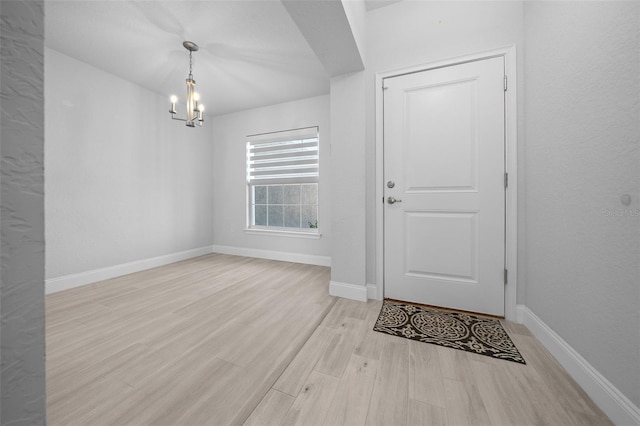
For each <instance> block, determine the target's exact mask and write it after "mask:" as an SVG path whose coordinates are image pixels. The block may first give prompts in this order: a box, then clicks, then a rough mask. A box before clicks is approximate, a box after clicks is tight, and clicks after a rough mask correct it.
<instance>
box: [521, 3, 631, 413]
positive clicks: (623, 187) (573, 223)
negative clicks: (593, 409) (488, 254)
mask: <svg viewBox="0 0 640 426" xmlns="http://www.w3.org/2000/svg"><path fill="white" fill-rule="evenodd" d="M639 9H640V4H639V3H637V2H526V3H525V9H524V10H525V37H526V43H525V76H526V80H525V108H526V122H525V124H526V133H525V136H526V145H525V149H526V170H527V185H526V192H525V196H526V206H527V210H528V211H527V216H528V219H527V240H526V243H525V254H526V258H525V260H526V264H527V286H526V302H525V303H526V305H527V308H529V309H530V310H531V311H532V312H533V313H535V314H536V315H537V316H538V317H539V318H540V319H541V320H542V321H544V323H546V324H547V325H548V326H549V327H550V328H551V329H552V330H553V331H554V332H555V333H557V334H558V335H559V336H561V337H562V338H563V339H564V340H565V341H566V342H567V343H568V344H569V345H570V346H571V347H572V348H573V349H575V350H576V351H577V352H578V353H579V354H580V355H581V356H582V357H584V358H585V359H586V360H587V361H588V362H589V363H590V364H591V365H592V366H593V367H595V368H596V369H597V370H598V371H599V372H600V373H601V374H602V375H603V376H604V377H605V378H606V379H608V380H609V381H610V382H611V383H612V384H613V385H614V386H615V387H617V388H618V389H619V390H620V391H621V392H622V393H623V394H624V395H625V396H626V397H627V398H628V399H629V400H630V401H632V402H633V403H634V404H635V405H636V407H638V406H640V332H639V330H640V308H639V306H640V287H639V283H640V243H639V242H640V180H639V176H640V148H639V146H638V143H639V139H640V106H639V100H640V81H639V77H640V60H639V51H640V40H639V37H640V10H639ZM624 194H628V195H629V196H630V198H631V203H630V204H629V205H624V204H623V203H622V201H621V196H623V195H624Z"/></svg>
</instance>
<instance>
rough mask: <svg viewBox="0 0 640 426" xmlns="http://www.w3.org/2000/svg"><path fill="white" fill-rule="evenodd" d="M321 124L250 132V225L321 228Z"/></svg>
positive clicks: (299, 228) (288, 228)
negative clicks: (319, 222)
mask: <svg viewBox="0 0 640 426" xmlns="http://www.w3.org/2000/svg"><path fill="white" fill-rule="evenodd" d="M318 145H319V134H318V128H317V127H307V128H304V129H295V130H288V131H284V132H274V133H266V134H261V135H252V136H249V137H247V183H248V189H249V227H250V228H252V229H266V230H269V229H270V230H282V231H304V232H309V233H314V232H315V233H317V232H318V176H319V156H318V152H319V151H318V148H319V146H318Z"/></svg>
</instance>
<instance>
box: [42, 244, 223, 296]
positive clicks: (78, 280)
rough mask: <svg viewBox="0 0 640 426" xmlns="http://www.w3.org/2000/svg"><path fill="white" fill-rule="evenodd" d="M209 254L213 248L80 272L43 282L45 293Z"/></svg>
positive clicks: (203, 248)
mask: <svg viewBox="0 0 640 426" xmlns="http://www.w3.org/2000/svg"><path fill="white" fill-rule="evenodd" d="M210 253H213V246H207V247H200V248H197V249H192V250H186V251H181V252H178V253H171V254H165V255H163V256H157V257H152V258H149V259H142V260H136V261H133V262H128V263H123V264H120V265H114V266H108V267H106V268H100V269H94V270H91V271H86V272H80V273H78V274H71V275H65V276H62V277H57V278H50V279H48V280H46V281H45V293H46V294H51V293H56V292H58V291H62V290H68V289H71V288H75V287H80V286H83V285H86V284H91V283H95V282H97V281H103V280H108V279H109V278H115V277H119V276H122V275H127V274H131V273H134V272H140V271H144V270H146V269H151V268H156V267H158V266H164V265H168V264H170V263H174V262H179V261H181V260H185V259H191V258H193V257H198V256H202V255H205V254H210Z"/></svg>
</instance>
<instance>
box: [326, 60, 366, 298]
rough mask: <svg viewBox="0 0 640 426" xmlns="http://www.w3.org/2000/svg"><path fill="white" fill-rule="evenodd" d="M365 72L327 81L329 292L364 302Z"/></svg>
mask: <svg viewBox="0 0 640 426" xmlns="http://www.w3.org/2000/svg"><path fill="white" fill-rule="evenodd" d="M365 99H366V85H365V73H364V72H355V73H351V74H346V75H342V76H338V77H333V78H332V79H331V126H332V133H331V135H332V140H331V142H332V145H331V202H332V205H333V211H332V217H331V219H332V223H333V229H334V232H335V233H334V238H333V244H332V246H331V258H332V260H333V262H332V265H331V266H332V267H331V285H330V288H329V291H330V293H331V294H332V295H336V296H342V297H348V298H351V299H356V300H363V301H366V300H367V297H368V296H367V289H366V286H365V285H366V276H365V271H366V241H367V238H366V212H365V207H366V206H365V192H364V189H365V187H366V180H365V159H364V156H363V154H364V152H365V124H366V121H365V120H366V118H365Z"/></svg>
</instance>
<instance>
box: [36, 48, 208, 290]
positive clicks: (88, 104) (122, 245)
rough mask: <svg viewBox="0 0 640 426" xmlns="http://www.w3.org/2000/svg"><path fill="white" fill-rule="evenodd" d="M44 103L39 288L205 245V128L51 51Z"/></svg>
mask: <svg viewBox="0 0 640 426" xmlns="http://www.w3.org/2000/svg"><path fill="white" fill-rule="evenodd" d="M114 60H117V58H114ZM45 95H46V96H45V112H46V117H47V119H46V123H45V136H46V141H47V143H46V146H45V154H46V155H45V158H46V167H45V178H46V179H45V180H46V185H45V189H46V194H47V195H46V239H47V271H46V272H47V274H46V275H47V279H49V278H56V277H61V276H66V275H69V274H74V273H80V272H86V271H91V270H94V269H98V268H104V267H109V266H115V265H120V264H123V263H127V262H132V261H136V260H143V259H148V258H153V257H156V256H161V255H166V254H172V253H177V252H181V251H185V250H190V249H195V248H200V247H206V246H210V245H211V244H213V223H212V220H211V218H212V216H213V194H212V189H213V168H212V167H211V161H212V159H213V141H212V134H213V131H212V124H213V123H212V121H205V125H204V127H196V128H188V127H186V126H185V125H184V123H183V122H180V121H172V120H171V118H170V115H169V113H168V108H169V100H168V99H167V98H165V97H163V96H160V95H158V94H156V93H153V92H151V91H149V90H147V89H144V88H142V87H140V86H138V85H136V84H133V83H131V82H128V81H126V80H123V79H121V78H119V77H116V76H114V75H113V74H109V73H107V72H104V71H102V70H99V69H97V68H94V67H92V66H90V65H87V64H85V63H83V62H80V61H77V60H75V59H72V58H70V57H69V56H66V55H63V54H61V53H59V52H56V51H55V50H52V49H46V50H45ZM178 108H180V105H179V106H178ZM182 111H184V107H183V108H182ZM205 119H206V117H205Z"/></svg>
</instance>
